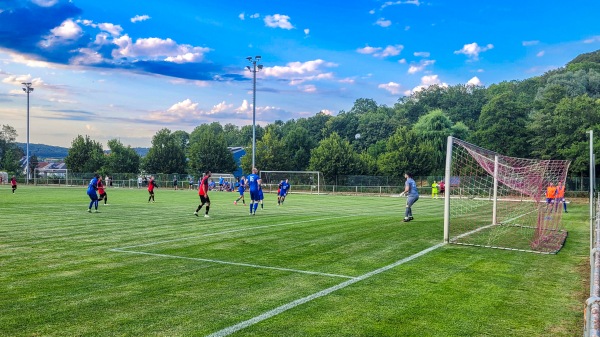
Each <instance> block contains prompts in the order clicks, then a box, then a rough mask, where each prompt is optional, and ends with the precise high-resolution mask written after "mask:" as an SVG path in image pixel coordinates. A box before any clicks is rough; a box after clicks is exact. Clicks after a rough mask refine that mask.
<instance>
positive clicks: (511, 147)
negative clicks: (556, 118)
mask: <svg viewBox="0 0 600 337" xmlns="http://www.w3.org/2000/svg"><path fill="white" fill-rule="evenodd" d="M516 96H517V94H515V93H513V92H510V91H507V92H503V93H500V94H498V95H496V96H494V97H493V98H492V99H491V100H490V101H489V102H488V103H487V104H486V105H485V106H484V107H483V109H482V111H481V116H479V122H478V129H477V130H476V131H475V132H474V134H473V138H474V143H475V144H477V145H479V146H481V147H483V148H486V149H488V150H492V151H496V152H499V153H502V154H504V155H507V156H512V157H528V155H529V142H530V140H529V136H530V134H529V132H528V131H527V129H526V127H527V125H528V123H529V111H530V109H529V106H527V105H526V104H525V103H523V102H521V101H519V99H518V97H516Z"/></svg>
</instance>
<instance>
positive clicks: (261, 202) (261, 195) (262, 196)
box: [258, 185, 265, 209]
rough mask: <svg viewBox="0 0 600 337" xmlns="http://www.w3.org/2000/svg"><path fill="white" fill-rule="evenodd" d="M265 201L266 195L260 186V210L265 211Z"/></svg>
mask: <svg viewBox="0 0 600 337" xmlns="http://www.w3.org/2000/svg"><path fill="white" fill-rule="evenodd" d="M264 199H265V195H264V194H263V191H262V186H261V185H259V186H258V200H260V209H264V208H265V207H264V205H263V200H264Z"/></svg>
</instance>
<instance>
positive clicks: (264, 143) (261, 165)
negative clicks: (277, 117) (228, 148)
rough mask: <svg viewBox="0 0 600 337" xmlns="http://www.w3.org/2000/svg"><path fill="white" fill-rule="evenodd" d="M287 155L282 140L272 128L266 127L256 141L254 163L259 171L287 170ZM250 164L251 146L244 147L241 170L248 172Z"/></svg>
mask: <svg viewBox="0 0 600 337" xmlns="http://www.w3.org/2000/svg"><path fill="white" fill-rule="evenodd" d="M288 159H289V156H288V155H287V154H286V152H285V147H284V144H283V141H282V140H281V139H279V138H278V137H277V135H276V134H275V132H274V131H273V129H271V128H269V129H267V131H266V133H265V135H264V136H263V137H262V139H260V140H257V141H256V158H255V165H256V166H257V168H258V169H259V170H261V171H264V170H266V171H285V170H289V166H288V165H289V161H288ZM251 166H252V148H251V147H249V148H247V149H246V155H245V156H243V157H242V170H243V171H244V172H250V171H251Z"/></svg>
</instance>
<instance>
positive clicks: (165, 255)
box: [110, 249, 355, 279]
mask: <svg viewBox="0 0 600 337" xmlns="http://www.w3.org/2000/svg"><path fill="white" fill-rule="evenodd" d="M110 251H112V252H118V253H129V254H140V255H149V256H158V257H166V258H172V259H184V260H192V261H202V262H210V263H217V264H229V265H232V266H242V267H251V268H258V269H272V270H279V271H289V272H293V273H300V274H310V275H319V276H328V277H341V278H349V279H353V278H355V277H354V276H348V275H337V274H329V273H321V272H318V271H308V270H298V269H290V268H279V267H269V266H259V265H256V264H249V263H239V262H228V261H220V260H213V259H202V258H196V257H186V256H177V255H169V254H155V253H146V252H137V251H133V250H120V249H111V250H110Z"/></svg>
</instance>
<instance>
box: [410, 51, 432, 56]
mask: <svg viewBox="0 0 600 337" xmlns="http://www.w3.org/2000/svg"><path fill="white" fill-rule="evenodd" d="M413 55H414V56H416V57H429V56H430V55H431V54H430V53H429V52H428V51H416V52H414V53H413Z"/></svg>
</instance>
